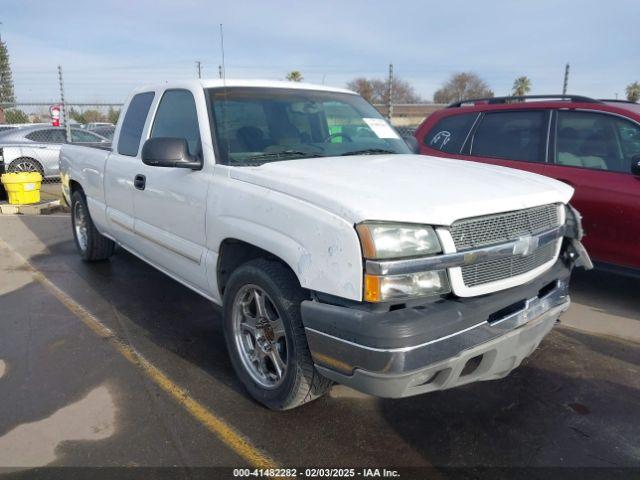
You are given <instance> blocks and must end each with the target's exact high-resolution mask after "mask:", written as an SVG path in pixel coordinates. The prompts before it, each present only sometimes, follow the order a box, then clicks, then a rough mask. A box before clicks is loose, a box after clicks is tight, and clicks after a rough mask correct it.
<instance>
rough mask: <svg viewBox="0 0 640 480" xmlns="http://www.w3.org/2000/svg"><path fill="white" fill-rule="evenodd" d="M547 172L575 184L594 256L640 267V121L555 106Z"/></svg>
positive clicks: (578, 207) (586, 242) (590, 248)
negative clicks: (637, 160)
mask: <svg viewBox="0 0 640 480" xmlns="http://www.w3.org/2000/svg"><path fill="white" fill-rule="evenodd" d="M555 115H556V116H557V118H556V119H555V124H556V127H555V129H554V130H555V135H554V141H553V144H554V145H553V147H554V148H553V153H554V155H553V163H550V164H549V167H548V170H547V174H548V175H549V176H551V177H553V178H556V179H558V180H561V181H563V182H565V183H568V184H570V185H571V186H573V187H574V188H575V194H574V197H573V199H572V201H571V203H572V204H573V205H575V207H576V208H577V209H578V210H579V211H580V213H582V215H583V225H584V228H585V231H586V233H587V236H586V237H585V239H584V244H585V246H586V247H587V250H588V251H589V252H590V253H591V255H592V256H593V257H594V259H595V260H597V261H600V262H607V263H612V264H616V265H622V266H627V267H634V268H640V249H638V237H639V236H640V178H639V177H637V176H634V175H632V174H631V162H632V159H633V157H635V156H637V155H640V126H638V124H636V123H634V122H631V121H629V120H627V119H625V118H622V117H619V116H617V115H611V114H608V113H604V112H593V111H580V110H558V111H557V112H556V113H555Z"/></svg>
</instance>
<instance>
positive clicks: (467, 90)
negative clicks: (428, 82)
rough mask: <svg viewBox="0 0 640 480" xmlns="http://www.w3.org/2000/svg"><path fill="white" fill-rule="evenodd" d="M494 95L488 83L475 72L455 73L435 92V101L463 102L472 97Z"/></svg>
mask: <svg viewBox="0 0 640 480" xmlns="http://www.w3.org/2000/svg"><path fill="white" fill-rule="evenodd" d="M484 97H493V91H492V90H491V89H490V88H489V86H488V85H487V83H486V82H485V81H484V80H482V79H481V78H480V77H479V76H478V75H476V74H475V73H473V72H462V73H454V74H453V75H451V77H449V80H447V81H446V82H445V84H444V85H443V86H442V88H440V89H439V90H437V91H436V93H434V94H433V101H434V102H435V103H451V102H461V101H462V100H467V99H470V98H484Z"/></svg>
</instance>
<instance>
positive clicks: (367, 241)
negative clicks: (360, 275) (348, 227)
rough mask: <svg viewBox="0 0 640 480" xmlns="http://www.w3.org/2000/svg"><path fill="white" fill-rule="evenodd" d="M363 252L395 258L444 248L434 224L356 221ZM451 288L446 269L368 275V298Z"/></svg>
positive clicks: (420, 294) (373, 256)
mask: <svg viewBox="0 0 640 480" xmlns="http://www.w3.org/2000/svg"><path fill="white" fill-rule="evenodd" d="M356 230H357V231H358V237H359V238H360V245H361V246H362V254H363V256H364V258H365V259H367V260H393V259H401V258H408V257H420V256H427V255H433V254H436V253H441V252H442V247H441V246H440V241H439V240H438V236H437V235H436V232H435V230H434V229H433V227H430V226H428V225H418V224H412V223H391V222H363V223H360V224H358V225H356ZM449 291H451V288H450V287H449V279H448V277H447V273H446V271H445V270H433V271H428V272H417V273H410V274H406V275H372V274H369V273H365V276H364V300H365V301H367V302H387V301H391V300H400V299H409V298H417V297H426V296H430V295H442V294H444V293H448V292H449Z"/></svg>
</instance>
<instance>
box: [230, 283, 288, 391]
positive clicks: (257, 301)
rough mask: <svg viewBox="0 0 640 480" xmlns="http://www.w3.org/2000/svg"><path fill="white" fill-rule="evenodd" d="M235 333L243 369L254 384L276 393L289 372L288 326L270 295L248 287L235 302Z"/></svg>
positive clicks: (244, 288)
mask: <svg viewBox="0 0 640 480" xmlns="http://www.w3.org/2000/svg"><path fill="white" fill-rule="evenodd" d="M233 329H234V339H235V343H236V348H237V352H238V354H239V356H240V360H241V361H242V365H243V367H244V368H245V370H246V371H247V373H249V375H250V376H251V377H252V379H253V380H254V381H256V382H257V383H259V384H260V385H261V386H262V387H264V388H268V389H273V388H276V387H277V386H278V385H280V384H281V383H282V381H283V380H284V376H285V373H286V370H287V360H288V358H287V352H288V349H287V340H286V335H285V330H284V324H283V321H282V318H281V317H280V314H279V312H278V310H277V308H276V307H275V304H274V303H273V301H272V300H271V298H270V297H269V295H268V294H267V293H266V292H265V291H264V290H263V289H262V288H260V287H258V286H257V285H245V286H244V287H242V288H241V289H240V290H239V291H238V293H237V294H236V297H235V299H234V304H233Z"/></svg>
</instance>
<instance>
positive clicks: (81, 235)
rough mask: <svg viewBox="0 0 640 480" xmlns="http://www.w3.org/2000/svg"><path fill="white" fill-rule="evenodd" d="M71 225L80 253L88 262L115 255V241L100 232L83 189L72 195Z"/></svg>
mask: <svg viewBox="0 0 640 480" xmlns="http://www.w3.org/2000/svg"><path fill="white" fill-rule="evenodd" d="M71 225H72V227H73V238H74V239H75V242H76V247H77V249H78V253H80V256H81V257H82V259H83V260H84V261H86V262H96V261H100V260H106V259H107V258H109V257H110V256H111V255H113V250H114V247H115V243H114V242H113V241H112V240H110V239H108V238H107V237H105V236H103V235H101V234H100V232H98V230H97V229H96V227H95V225H94V224H93V220H91V215H90V214H89V208H88V207H87V199H86V198H85V196H84V194H83V193H82V192H81V191H78V190H76V191H75V192H73V194H72V195H71Z"/></svg>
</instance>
